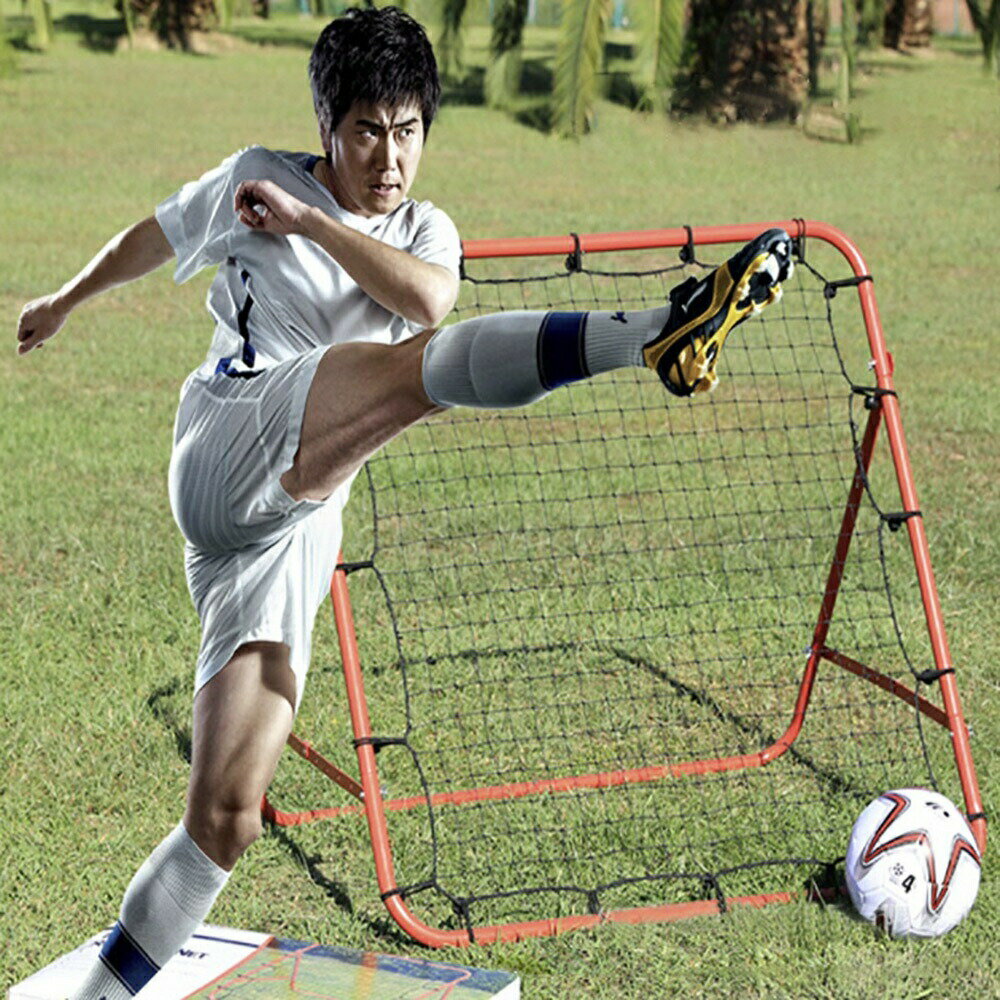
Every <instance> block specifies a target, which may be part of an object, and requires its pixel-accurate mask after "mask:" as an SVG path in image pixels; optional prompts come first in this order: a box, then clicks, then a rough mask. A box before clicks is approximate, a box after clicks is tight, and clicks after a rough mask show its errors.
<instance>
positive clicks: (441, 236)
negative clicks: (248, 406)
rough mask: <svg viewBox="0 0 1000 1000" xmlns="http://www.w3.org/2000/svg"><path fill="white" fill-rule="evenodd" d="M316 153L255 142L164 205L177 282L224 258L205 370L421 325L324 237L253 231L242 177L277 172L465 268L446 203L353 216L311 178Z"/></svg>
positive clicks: (322, 200) (289, 183)
mask: <svg viewBox="0 0 1000 1000" xmlns="http://www.w3.org/2000/svg"><path fill="white" fill-rule="evenodd" d="M317 159H318V158H317V157H315V156H311V155H309V154H306V153H285V152H273V151H271V150H269V149H264V147H262V146H250V147H248V148H247V149H243V150H240V152H238V153H234V154H233V155H232V156H230V157H229V158H228V159H226V160H224V161H223V162H222V163H221V164H220V165H219V166H218V167H216V168H215V169H214V170H210V171H209V172H208V173H206V174H205V175H204V176H202V177H201V178H199V179H198V180H196V181H192V182H191V183H189V184H185V185H184V187H182V188H181V189H180V190H179V191H178V192H176V194H173V195H171V196H170V197H169V198H167V199H166V201H164V202H162V203H161V204H160V205H158V206H157V209H156V218H157V221H158V222H159V224H160V227H161V228H162V229H163V232H164V234H165V235H166V237H167V240H168V241H169V242H170V245H171V246H172V247H173V248H174V252H175V253H176V255H177V268H176V271H175V272H174V280H175V281H176V282H177V283H178V284H181V283H182V282H185V281H187V280H188V279H189V278H190V277H192V276H193V275H194V274H196V273H197V272H198V271H200V270H201V269H202V268H203V267H207V266H209V265H211V264H218V265H220V266H219V271H218V273H217V274H216V276H215V280H214V281H213V282H212V287H211V289H210V290H209V293H208V299H207V303H206V304H207V305H208V309H209V312H210V313H211V314H212V316H213V318H214V319H215V324H216V325H215V334H214V336H213V338H212V345H211V348H210V349H209V352H208V357H207V359H206V360H205V363H204V364H203V365H202V366H201V368H200V369H199V371H200V372H202V373H205V374H211V373H212V372H213V371H215V370H217V369H218V368H219V367H220V364H221V367H222V369H223V370H226V369H227V367H228V369H229V370H237V371H239V370H245V369H246V368H248V367H252V368H255V369H261V368H266V367H268V366H270V365H273V364H275V363H277V362H279V361H285V360H287V359H289V358H294V357H297V356H299V355H300V354H302V353H304V352H305V351H308V350H310V349H312V348H314V347H323V346H327V345H329V344H342V343H346V342H347V341H352V340H365V341H373V342H376V343H382V344H390V343H396V342H397V341H400V340H403V339H405V338H407V337H409V336H412V335H413V334H414V333H417V332H419V327H417V326H415V325H413V324H411V323H409V322H408V321H407V320H405V319H403V318H402V317H400V316H397V315H395V314H394V313H392V312H390V311H389V310H388V309H385V308H384V307H383V306H380V305H379V304H378V303H377V302H376V301H375V300H374V299H372V298H370V297H369V296H368V295H367V293H365V292H364V291H363V290H362V289H361V288H360V287H359V286H358V285H357V283H356V282H355V281H354V279H353V278H351V277H350V276H349V275H348V274H347V272H346V271H344V269H343V268H342V267H341V266H340V265H339V264H338V263H337V262H336V261H335V260H334V259H333V258H332V257H331V256H330V255H329V254H328V253H327V252H326V251H325V250H324V249H323V248H322V247H321V246H320V245H319V244H318V243H314V242H313V241H312V240H310V239H307V238H306V237H304V236H274V235H271V234H268V233H260V232H255V231H254V230H251V229H250V228H249V227H248V226H245V225H244V224H243V223H242V222H240V221H239V218H238V216H237V215H236V212H235V211H234V210H233V199H234V197H235V194H236V188H237V187H239V184H240V182H241V181H244V180H272V181H274V182H275V183H276V184H278V185H280V186H281V187H282V188H284V189H285V190H286V191H287V192H288V193H289V194H291V195H293V196H294V197H296V198H298V199H299V200H300V201H303V202H306V203H307V204H309V205H313V206H315V207H317V208H319V209H321V210H322V211H324V212H326V214H327V215H329V216H331V217H332V218H334V219H337V220H338V221H340V222H342V223H344V225H347V226H350V227H351V228H352V229H355V230H357V231H358V232H360V233H364V234H365V235H367V236H371V237H373V238H375V239H377V240H380V241H382V242H383V243H387V244H389V246H393V247H396V248H397V249H399V250H405V251H408V252H409V253H412V254H413V255H414V256H416V257H419V258H420V259H421V260H425V261H427V262H428V263H431V264H440V265H441V266H443V267H446V268H448V270H449V271H451V272H452V273H453V274H455V275H457V274H458V270H459V261H460V258H461V253H462V247H461V242H460V240H459V236H458V231H457V230H456V229H455V225H454V223H453V222H452V221H451V219H449V218H448V216H447V215H446V214H445V213H444V212H442V211H441V209H439V208H435V207H434V205H432V204H431V203H430V202H429V201H422V202H417V201H414V200H413V199H411V198H407V199H406V200H405V201H403V203H402V204H401V205H400V206H399V207H398V208H397V209H395V211H393V212H391V213H389V214H388V215H379V216H374V217H373V218H364V217H362V216H359V215H353V214H351V213H350V212H346V211H345V210H344V209H343V208H341V207H340V205H339V204H338V203H337V201H336V199H335V198H334V197H333V195H332V194H331V193H330V191H329V190H328V189H327V188H326V186H325V185H323V184H321V183H320V182H319V181H318V180H317V179H316V178H315V177H314V176H313V173H312V170H313V167H314V166H315V164H316V161H317ZM248 296H249V297H251V298H252V303H251V304H249V305H248V303H247V298H248ZM241 312H242V313H243V314H244V315H243V321H242V325H243V327H244V328H245V332H246V334H247V339H248V342H249V344H250V347H251V349H250V350H249V351H248V350H247V349H246V347H245V340H244V337H243V336H242V335H241V332H240V326H241V319H240V317H241ZM223 359H231V360H228V361H224V360H223Z"/></svg>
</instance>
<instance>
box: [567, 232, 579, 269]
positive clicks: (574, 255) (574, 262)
mask: <svg viewBox="0 0 1000 1000" xmlns="http://www.w3.org/2000/svg"><path fill="white" fill-rule="evenodd" d="M570 236H572V237H573V249H572V250H571V251H570V254H569V256H568V257H567V258H566V270H567V271H569V273H570V274H576V273H578V272H579V271H582V270H583V247H581V246H580V237H579V236H578V235H577V234H576V233H570Z"/></svg>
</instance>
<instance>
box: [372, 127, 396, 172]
mask: <svg viewBox="0 0 1000 1000" xmlns="http://www.w3.org/2000/svg"><path fill="white" fill-rule="evenodd" d="M376 152H377V155H376V157H375V166H376V167H377V168H378V169H379V170H390V169H392V167H394V166H395V165H396V157H397V156H398V155H399V143H398V142H396V138H395V136H394V135H393V134H392V133H391V132H387V133H386V134H385V135H384V136H383V138H382V141H381V142H380V143H379V144H378V148H377V151H376Z"/></svg>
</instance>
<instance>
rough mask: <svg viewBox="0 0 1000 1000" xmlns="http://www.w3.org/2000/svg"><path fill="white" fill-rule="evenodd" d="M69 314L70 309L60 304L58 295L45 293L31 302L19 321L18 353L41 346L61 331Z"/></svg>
mask: <svg viewBox="0 0 1000 1000" xmlns="http://www.w3.org/2000/svg"><path fill="white" fill-rule="evenodd" d="M68 315H69V310H68V309H67V308H65V307H64V306H62V305H61V304H60V302H59V300H58V298H57V296H56V295H45V296H43V297H42V298H40V299H34V300H33V301H31V302H29V303H28V304H27V305H26V306H25V307H24V308H23V309H22V310H21V318H20V319H19V320H18V321H17V353H18V354H27V353H28V351H30V350H32V349H33V348H35V347H41V346H42V344H44V343H45V341H46V340H48V339H49V338H50V337H54V336H55V335H56V334H57V333H58V332H59V328H60V327H61V326H62V325H63V323H65V322H66V317H67V316H68Z"/></svg>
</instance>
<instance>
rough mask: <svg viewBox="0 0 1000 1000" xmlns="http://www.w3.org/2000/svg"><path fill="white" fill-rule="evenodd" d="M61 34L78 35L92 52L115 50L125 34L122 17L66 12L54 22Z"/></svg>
mask: <svg viewBox="0 0 1000 1000" xmlns="http://www.w3.org/2000/svg"><path fill="white" fill-rule="evenodd" d="M54 25H55V29H56V31H57V32H58V33H60V34H65V35H77V36H79V38H80V41H81V43H82V44H83V45H84V46H85V47H86V48H88V49H90V50H91V51H92V52H114V51H115V50H116V49H117V48H118V40H119V39H120V38H121V37H122V36H123V35H124V34H125V22H124V21H123V20H122V19H121V18H120V17H92V16H91V15H90V14H65V15H63V16H62V17H60V18H59V19H58V20H56V21H55V22H54Z"/></svg>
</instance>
